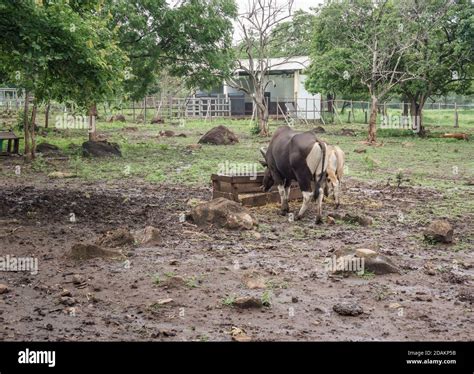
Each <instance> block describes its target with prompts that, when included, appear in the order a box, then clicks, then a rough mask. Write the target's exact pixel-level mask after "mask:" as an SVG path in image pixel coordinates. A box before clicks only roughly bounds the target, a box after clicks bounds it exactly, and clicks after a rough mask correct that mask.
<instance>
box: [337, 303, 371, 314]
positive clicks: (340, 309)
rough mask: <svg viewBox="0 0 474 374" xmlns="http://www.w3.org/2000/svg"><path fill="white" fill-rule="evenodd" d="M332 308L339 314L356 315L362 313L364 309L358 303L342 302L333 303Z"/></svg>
mask: <svg viewBox="0 0 474 374" xmlns="http://www.w3.org/2000/svg"><path fill="white" fill-rule="evenodd" d="M332 309H333V310H334V311H335V312H336V313H337V314H340V315H341V316H353V317H355V316H358V315H360V314H362V313H364V309H362V307H361V306H360V305H359V304H356V303H350V302H343V303H338V304H335V305H334V306H333V307H332Z"/></svg>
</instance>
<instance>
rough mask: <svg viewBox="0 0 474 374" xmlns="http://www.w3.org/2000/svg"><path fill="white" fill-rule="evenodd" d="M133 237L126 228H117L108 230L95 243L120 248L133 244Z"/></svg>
mask: <svg viewBox="0 0 474 374" xmlns="http://www.w3.org/2000/svg"><path fill="white" fill-rule="evenodd" d="M134 243H135V238H134V237H133V235H132V234H131V233H130V230H128V229H126V228H118V229H115V230H111V231H108V232H107V233H106V234H105V235H104V236H102V237H101V238H99V239H98V240H97V245H100V246H102V247H107V248H121V247H124V246H129V245H133V244H134Z"/></svg>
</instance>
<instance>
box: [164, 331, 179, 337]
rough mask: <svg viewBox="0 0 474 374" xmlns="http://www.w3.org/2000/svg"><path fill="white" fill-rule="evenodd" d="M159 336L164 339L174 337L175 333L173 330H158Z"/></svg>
mask: <svg viewBox="0 0 474 374" xmlns="http://www.w3.org/2000/svg"><path fill="white" fill-rule="evenodd" d="M160 334H162V335H163V336H165V337H169V336H176V331H174V330H160Z"/></svg>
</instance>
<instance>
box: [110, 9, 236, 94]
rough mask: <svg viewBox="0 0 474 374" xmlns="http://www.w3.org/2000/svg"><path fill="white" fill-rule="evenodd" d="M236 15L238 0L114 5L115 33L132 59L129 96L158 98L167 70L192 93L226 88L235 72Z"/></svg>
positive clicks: (128, 78)
mask: <svg viewBox="0 0 474 374" xmlns="http://www.w3.org/2000/svg"><path fill="white" fill-rule="evenodd" d="M236 11H237V9H236V5H235V2H234V1H233V0H210V1H198V0H184V1H181V2H180V3H179V5H176V6H172V5H171V4H169V3H168V2H167V1H165V0H139V1H133V2H132V1H128V0H118V1H108V2H107V4H106V6H105V9H104V12H106V13H108V14H111V15H113V16H112V17H111V18H110V23H109V28H111V29H113V30H117V32H118V34H119V41H120V42H119V44H120V47H121V49H122V50H124V51H125V52H126V53H127V56H128V58H129V65H128V66H127V68H126V75H127V77H126V78H127V79H126V80H125V91H126V92H127V93H129V94H130V97H131V98H133V99H139V98H142V97H143V96H144V95H145V94H148V93H150V92H153V90H154V89H156V87H157V85H158V82H159V80H160V74H161V72H162V71H163V70H166V72H168V73H169V74H171V75H172V76H177V77H181V78H182V79H183V80H184V82H185V84H186V85H187V86H188V87H203V88H208V87H211V86H212V85H214V84H215V83H217V82H218V81H219V83H220V78H219V77H220V76H222V75H225V74H227V73H228V71H229V67H230V62H231V53H232V50H231V42H232V20H233V19H234V17H235V16H236Z"/></svg>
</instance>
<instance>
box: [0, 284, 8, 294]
mask: <svg viewBox="0 0 474 374" xmlns="http://www.w3.org/2000/svg"><path fill="white" fill-rule="evenodd" d="M8 291H9V289H8V286H7V285H6V284H0V295H1V294H3V293H7V292H8Z"/></svg>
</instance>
